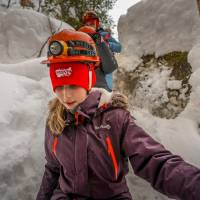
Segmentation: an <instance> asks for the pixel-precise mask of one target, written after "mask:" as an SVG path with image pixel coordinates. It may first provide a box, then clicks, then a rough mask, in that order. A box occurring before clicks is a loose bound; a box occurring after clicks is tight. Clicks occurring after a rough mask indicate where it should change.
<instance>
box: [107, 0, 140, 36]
mask: <svg viewBox="0 0 200 200" xmlns="http://www.w3.org/2000/svg"><path fill="white" fill-rule="evenodd" d="M139 1H141V0H117V2H116V4H115V6H114V8H113V9H112V10H111V11H110V12H109V13H110V15H111V16H112V17H113V20H114V22H115V24H116V25H117V23H118V20H119V17H120V16H121V15H123V14H126V12H127V9H128V8H129V7H131V6H132V5H134V4H136V3H138V2H139ZM113 32H114V35H115V37H118V34H117V26H116V27H115V28H114V30H113Z"/></svg>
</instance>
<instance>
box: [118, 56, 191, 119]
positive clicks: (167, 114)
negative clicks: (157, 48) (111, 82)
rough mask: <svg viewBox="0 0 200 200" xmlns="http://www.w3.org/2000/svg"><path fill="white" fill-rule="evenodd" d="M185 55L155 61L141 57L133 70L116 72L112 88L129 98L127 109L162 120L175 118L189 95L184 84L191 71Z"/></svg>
mask: <svg viewBox="0 0 200 200" xmlns="http://www.w3.org/2000/svg"><path fill="white" fill-rule="evenodd" d="M187 55H188V53H187V52H172V53H169V54H166V55H164V56H160V57H158V58H156V57H155V55H148V56H143V57H142V60H143V61H142V63H140V64H139V65H138V66H137V67H136V68H135V69H134V70H132V71H130V70H129V71H126V70H125V68H120V69H119V70H118V72H117V74H116V79H115V80H116V87H117V89H118V90H120V91H121V92H123V93H125V94H126V95H127V96H128V97H129V103H130V106H137V107H140V108H146V109H148V110H149V111H150V112H151V113H152V114H153V115H155V116H159V117H162V118H167V119H170V118H175V117H177V116H178V114H179V113H180V112H182V111H183V110H184V108H185V106H186V105H187V103H188V101H189V95H190V91H191V86H190V84H189V82H188V80H189V78H190V75H191V73H192V70H191V69H192V68H191V66H190V64H189V63H188V62H187Z"/></svg>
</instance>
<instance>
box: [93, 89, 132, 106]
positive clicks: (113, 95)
mask: <svg viewBox="0 0 200 200" xmlns="http://www.w3.org/2000/svg"><path fill="white" fill-rule="evenodd" d="M94 91H99V92H100V93H101V99H100V102H99V107H101V106H102V105H103V104H108V103H111V105H112V106H113V107H119V108H123V109H127V108H128V98H127V97H126V96H125V95H123V94H120V93H118V92H108V91H107V90H105V89H103V88H92V89H91V90H90V92H94Z"/></svg>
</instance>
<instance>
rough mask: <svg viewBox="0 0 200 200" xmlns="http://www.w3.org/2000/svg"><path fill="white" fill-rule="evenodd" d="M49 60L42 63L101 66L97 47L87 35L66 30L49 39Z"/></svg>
mask: <svg viewBox="0 0 200 200" xmlns="http://www.w3.org/2000/svg"><path fill="white" fill-rule="evenodd" d="M48 43H49V51H48V59H47V60H46V61H43V62H42V63H46V64H51V63H63V62H65V63H66V62H92V63H94V65H95V66H98V65H99V62H100V58H99V56H98V55H97V50H96V45H95V42H94V41H93V39H92V38H91V37H90V36H89V35H88V34H86V33H83V32H79V31H74V30H70V29H64V30H63V31H61V32H58V33H56V34H54V35H52V36H51V37H50V38H49V41H48Z"/></svg>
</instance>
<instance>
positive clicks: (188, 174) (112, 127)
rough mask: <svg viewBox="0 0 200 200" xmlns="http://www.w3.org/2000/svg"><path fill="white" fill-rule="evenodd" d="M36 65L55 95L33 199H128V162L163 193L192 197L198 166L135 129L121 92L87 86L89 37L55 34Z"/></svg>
mask: <svg viewBox="0 0 200 200" xmlns="http://www.w3.org/2000/svg"><path fill="white" fill-rule="evenodd" d="M43 63H47V64H48V66H49V73H50V79H51V83H52V90H53V92H54V94H55V99H53V100H52V101H51V102H50V104H49V115H48V118H47V123H46V131H45V141H44V143H45V158H46V165H45V171H44V175H43V178H42V183H41V186H40V189H39V192H38V194H37V197H36V200H99V199H101V200H103V199H104V200H119V199H121V200H122V199H123V200H132V197H131V194H130V192H129V189H128V186H127V183H126V178H125V176H126V174H127V173H128V161H130V164H131V166H132V168H133V170H134V172H135V174H136V175H138V176H140V177H142V178H143V179H145V180H147V181H148V182H150V183H151V185H152V186H153V187H154V188H155V189H156V190H158V191H159V192H161V193H163V194H165V195H167V196H168V197H171V198H174V199H181V200H199V197H200V170H199V169H198V168H197V167H195V166H193V165H191V164H189V163H187V162H185V161H184V160H183V159H182V158H181V157H180V156H178V155H174V154H172V153H171V152H170V151H168V150H166V149H165V148H164V146H163V145H162V144H160V143H158V142H157V141H156V140H154V139H153V138H151V137H150V136H149V135H148V134H147V133H146V132H145V131H144V130H143V129H142V128H140V127H139V126H138V125H137V123H136V121H135V119H134V117H133V116H132V115H131V114H130V112H129V111H128V110H127V106H126V104H127V99H125V97H123V96H122V95H121V96H120V94H116V96H114V95H112V94H111V93H110V92H106V93H105V91H106V90H104V92H102V90H103V89H102V90H95V89H94V88H93V87H94V85H95V80H96V76H95V73H94V69H95V68H96V66H98V63H99V57H98V55H97V52H96V47H95V43H94V41H93V40H92V38H91V37H90V36H88V35H87V34H85V33H83V32H79V31H73V30H63V31H61V32H58V33H56V34H55V35H53V36H51V37H50V39H49V53H48V59H47V60H46V61H45V62H43ZM122 97H123V98H122ZM144 190H145V188H144Z"/></svg>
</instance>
